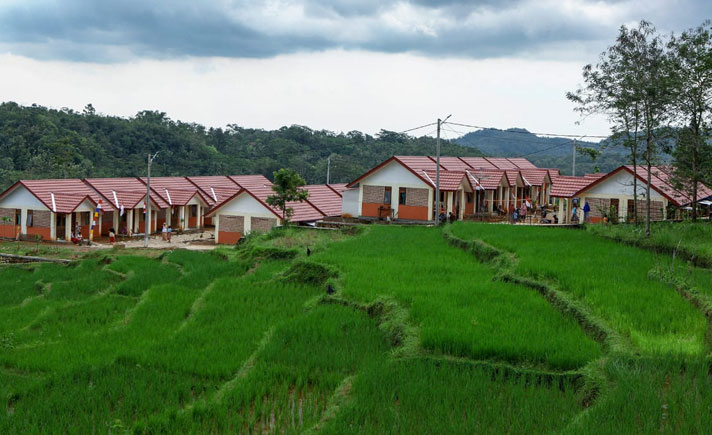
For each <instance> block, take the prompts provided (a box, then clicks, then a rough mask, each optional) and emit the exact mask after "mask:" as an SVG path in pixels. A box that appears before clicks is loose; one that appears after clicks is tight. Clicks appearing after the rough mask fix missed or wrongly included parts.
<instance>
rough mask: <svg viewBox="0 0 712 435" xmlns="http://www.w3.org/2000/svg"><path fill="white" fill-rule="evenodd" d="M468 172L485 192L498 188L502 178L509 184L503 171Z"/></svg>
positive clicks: (476, 170) (479, 170)
mask: <svg viewBox="0 0 712 435" xmlns="http://www.w3.org/2000/svg"><path fill="white" fill-rule="evenodd" d="M468 172H469V173H470V174H471V175H472V176H473V177H474V178H475V179H476V180H477V182H478V183H479V185H480V186H481V187H482V188H483V189H485V190H496V189H497V188H498V187H499V186H500V183H501V182H502V178H504V180H505V182H506V183H507V184H509V179H508V178H507V176H506V174H505V173H504V171H501V170H498V169H494V170H492V169H471V170H470V171H468Z"/></svg>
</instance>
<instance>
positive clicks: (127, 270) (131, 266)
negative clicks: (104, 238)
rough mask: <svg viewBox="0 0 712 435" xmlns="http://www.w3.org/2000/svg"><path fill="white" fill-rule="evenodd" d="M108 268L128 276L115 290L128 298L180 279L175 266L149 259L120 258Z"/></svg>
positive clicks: (138, 257)
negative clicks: (155, 286) (153, 286)
mask: <svg viewBox="0 0 712 435" xmlns="http://www.w3.org/2000/svg"><path fill="white" fill-rule="evenodd" d="M107 267H108V268H109V269H111V270H113V271H115V272H118V273H121V274H124V275H125V276H126V277H125V279H124V280H123V281H122V282H120V283H119V284H117V285H116V288H115V292H116V293H118V294H121V295H126V296H140V295H141V294H142V293H143V292H145V291H146V290H148V288H149V287H151V286H152V285H157V284H165V283H169V282H175V281H177V280H178V279H179V277H180V271H179V270H178V269H177V268H176V267H175V266H174V265H170V264H164V263H162V262H161V261H160V260H157V259H154V258H149V257H140V256H129V255H127V256H120V257H118V258H117V259H116V261H114V262H113V263H111V264H110V265H109V266H107Z"/></svg>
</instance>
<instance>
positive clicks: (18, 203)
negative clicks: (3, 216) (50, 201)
mask: <svg viewBox="0 0 712 435" xmlns="http://www.w3.org/2000/svg"><path fill="white" fill-rule="evenodd" d="M0 207H2V208H29V209H32V210H49V209H48V208H47V207H46V206H45V205H44V204H43V203H42V201H40V200H39V199H37V197H36V196H35V195H33V194H32V193H31V192H30V191H29V190H27V188H26V187H25V186H23V185H22V184H18V185H17V187H16V188H15V189H13V190H12V191H11V192H9V193H8V194H7V195H5V196H4V197H3V198H2V199H1V200H0Z"/></svg>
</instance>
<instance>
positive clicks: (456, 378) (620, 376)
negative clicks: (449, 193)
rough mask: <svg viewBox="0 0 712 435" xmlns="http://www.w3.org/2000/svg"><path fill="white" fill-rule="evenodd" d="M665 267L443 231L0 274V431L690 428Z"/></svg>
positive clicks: (695, 271) (689, 398) (372, 230)
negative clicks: (484, 250) (481, 249)
mask: <svg viewBox="0 0 712 435" xmlns="http://www.w3.org/2000/svg"><path fill="white" fill-rule="evenodd" d="M454 238H457V240H460V241H462V243H461V244H460V245H458V244H457V243H453V240H454ZM468 243H478V244H481V246H486V247H487V249H490V248H491V252H490V253H489V255H487V256H482V255H478V252H476V250H473V249H466V248H465V247H467V246H473V245H469V244H468ZM478 246H479V245H478ZM307 248H309V253H310V255H307ZM6 249H7V250H11V249H13V248H6ZM557 249H558V250H557ZM492 252H495V253H496V254H492ZM677 262H678V264H677V265H675V264H673V263H672V262H671V259H670V258H668V257H665V256H661V255H659V254H657V255H656V254H653V253H651V252H649V251H646V250H643V249H640V248H636V247H632V246H628V245H624V244H620V243H617V242H615V241H612V240H609V239H606V238H603V237H601V236H598V235H595V234H591V233H589V232H586V231H572V230H558V229H550V228H544V229H542V228H532V227H527V228H524V227H519V226H509V225H480V224H472V223H462V224H461V223H458V224H455V225H451V226H448V227H447V228H446V229H444V230H443V229H442V228H429V227H399V226H369V227H364V228H356V229H349V230H321V231H317V230H309V229H298V228H292V229H286V230H285V229H278V230H274V231H272V232H271V233H269V234H264V235H255V236H250V237H248V238H247V239H246V240H245V241H244V243H241V244H240V245H238V246H237V247H221V248H218V249H216V250H214V251H212V252H196V251H185V250H174V251H165V252H163V253H160V254H159V255H156V253H155V252H151V253H150V255H143V251H141V250H136V251H107V252H105V253H102V254H101V255H93V256H91V257H81V258H78V259H76V260H75V261H73V262H72V263H70V264H67V265H65V264H49V263H43V264H30V265H8V266H0V283H1V284H0V433H3V434H4V433H10V434H14V433H23V434H24V433H77V434H80V433H82V434H83V433H327V434H344V433H359V434H360V433H374V434H376V433H377V434H382V433H527V434H529V433H572V434H573V433H631V432H638V433H649V432H654V431H655V432H664V433H705V432H707V431H708V430H709V427H710V426H709V424H710V422H712V370H711V368H710V338H709V337H710V332H709V325H708V323H707V320H706V319H705V316H704V314H703V313H704V308H705V307H706V305H705V303H706V301H708V299H705V298H706V297H707V296H708V293H707V289H705V288H704V286H705V285H707V283H710V284H712V275H711V274H710V271H709V270H707V269H702V268H694V267H692V266H689V265H686V264H685V263H684V262H681V261H680V260H677ZM544 288H551V291H550V293H547V291H544V290H543V289H544ZM690 294H692V295H693V297H686V295H688V296H689V295H690ZM552 295H554V296H552ZM556 295H558V296H556ZM695 302H697V303H695ZM601 331H603V332H601Z"/></svg>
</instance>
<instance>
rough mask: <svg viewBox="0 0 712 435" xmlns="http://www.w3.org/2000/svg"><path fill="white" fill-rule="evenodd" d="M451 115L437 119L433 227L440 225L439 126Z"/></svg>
mask: <svg viewBox="0 0 712 435" xmlns="http://www.w3.org/2000/svg"><path fill="white" fill-rule="evenodd" d="M451 116H452V115H448V116H447V117H446V118H445V119H444V120H440V118H438V138H437V141H436V144H437V145H436V147H435V155H436V162H435V165H436V167H435V225H436V226H437V225H440V126H441V125H443V124H444V123H445V121H447V120H448V119H450V117H451Z"/></svg>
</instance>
